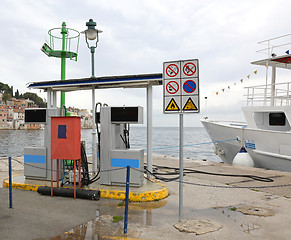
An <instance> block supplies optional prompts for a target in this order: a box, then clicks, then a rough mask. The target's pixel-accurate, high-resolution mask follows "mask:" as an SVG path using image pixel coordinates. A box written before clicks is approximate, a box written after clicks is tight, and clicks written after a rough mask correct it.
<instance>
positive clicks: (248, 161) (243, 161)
mask: <svg viewBox="0 0 291 240" xmlns="http://www.w3.org/2000/svg"><path fill="white" fill-rule="evenodd" d="M232 164H233V165H238V166H247V167H253V166H255V164H254V160H253V159H252V157H251V156H250V154H249V153H248V152H247V150H246V149H245V147H242V148H241V149H240V150H239V152H238V153H237V154H236V156H235V157H234V159H233V161H232Z"/></svg>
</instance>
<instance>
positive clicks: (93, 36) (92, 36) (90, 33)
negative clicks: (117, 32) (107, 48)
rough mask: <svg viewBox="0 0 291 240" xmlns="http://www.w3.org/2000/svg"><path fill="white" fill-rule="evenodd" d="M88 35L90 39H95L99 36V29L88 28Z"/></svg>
mask: <svg viewBox="0 0 291 240" xmlns="http://www.w3.org/2000/svg"><path fill="white" fill-rule="evenodd" d="M86 37H87V38H88V40H95V39H96V38H97V30H96V29H88V30H86Z"/></svg>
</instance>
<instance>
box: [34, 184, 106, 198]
mask: <svg viewBox="0 0 291 240" xmlns="http://www.w3.org/2000/svg"><path fill="white" fill-rule="evenodd" d="M37 192H38V193H39V194H42V195H51V188H50V187H46V186H39V187H38V189H37ZM53 195H54V196H60V197H70V198H73V197H74V189H70V188H58V187H53ZM76 197H77V198H82V199H90V200H99V199H100V191H99V190H85V189H76Z"/></svg>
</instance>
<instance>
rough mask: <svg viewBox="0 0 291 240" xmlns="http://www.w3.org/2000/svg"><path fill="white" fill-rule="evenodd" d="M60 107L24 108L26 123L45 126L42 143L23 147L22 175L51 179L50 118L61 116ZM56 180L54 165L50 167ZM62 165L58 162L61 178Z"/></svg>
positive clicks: (29, 177) (28, 177)
mask: <svg viewBox="0 0 291 240" xmlns="http://www.w3.org/2000/svg"><path fill="white" fill-rule="evenodd" d="M62 111H63V110H62V109H60V108H47V109H46V108H30V109H29V108H28V109H26V110H25V122H26V123H32V124H34V123H42V124H44V126H45V130H44V143H43V145H42V146H41V145H40V146H33V147H24V176H25V177H26V178H27V179H38V180H51V171H50V169H51V162H50V159H51V118H52V117H54V116H62V115H64V113H63V112H62ZM52 170H53V172H54V175H53V180H54V181H55V180H56V176H57V173H56V166H54V167H53V168H52ZM62 173H63V165H62V164H60V168H59V174H58V175H59V178H60V179H61V178H62Z"/></svg>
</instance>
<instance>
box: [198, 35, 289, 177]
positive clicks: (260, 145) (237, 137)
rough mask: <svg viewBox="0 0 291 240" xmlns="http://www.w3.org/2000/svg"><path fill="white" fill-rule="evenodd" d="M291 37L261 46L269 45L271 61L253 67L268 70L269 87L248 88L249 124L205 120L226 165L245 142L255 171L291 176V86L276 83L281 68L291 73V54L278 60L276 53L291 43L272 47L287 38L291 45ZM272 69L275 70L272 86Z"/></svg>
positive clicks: (273, 71) (269, 58) (247, 108)
mask: <svg viewBox="0 0 291 240" xmlns="http://www.w3.org/2000/svg"><path fill="white" fill-rule="evenodd" d="M290 36H291V34H288V35H285V36H281V37H278V38H273V39H269V40H266V41H262V42H260V43H262V44H266V45H267V47H266V48H265V49H263V51H267V53H268V57H267V58H266V59H263V60H259V61H255V62H252V64H255V65H261V66H264V67H266V68H267V73H266V84H264V85H260V86H252V87H246V94H245V100H246V106H244V107H242V111H243V113H244V116H245V122H235V121H217V120H211V119H208V118H205V119H202V120H201V122H202V124H203V126H204V128H205V129H206V131H207V132H208V134H209V136H210V138H211V139H212V141H213V142H214V146H215V153H216V154H218V155H219V156H220V158H221V159H222V160H223V161H224V162H226V163H229V164H232V162H233V159H234V157H235V156H236V154H237V153H238V152H239V151H240V148H241V140H243V142H242V143H244V145H245V148H246V150H247V152H248V153H249V154H250V156H251V157H252V159H253V161H254V166H255V167H259V168H265V169H274V170H280V171H289V172H291V127H290V126H291V89H290V88H291V82H284V83H276V69H277V68H285V69H291V54H288V52H287V53H283V54H281V55H280V56H275V54H274V52H275V51H276V49H279V50H280V49H281V48H282V47H285V46H286V45H288V42H287V43H280V44H277V45H274V44H272V43H273V42H274V41H277V40H280V41H281V40H282V39H284V38H288V41H289V44H290ZM289 46H290V45H289ZM285 49H286V48H285ZM268 68H272V78H271V80H272V82H271V83H270V84H267V79H268ZM242 132H243V133H242ZM242 138H243V139H242Z"/></svg>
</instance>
